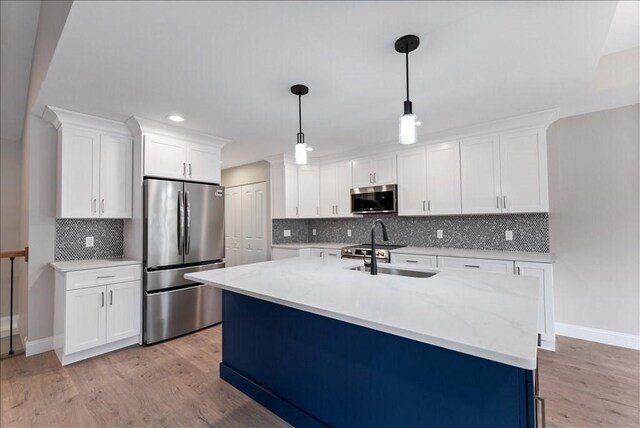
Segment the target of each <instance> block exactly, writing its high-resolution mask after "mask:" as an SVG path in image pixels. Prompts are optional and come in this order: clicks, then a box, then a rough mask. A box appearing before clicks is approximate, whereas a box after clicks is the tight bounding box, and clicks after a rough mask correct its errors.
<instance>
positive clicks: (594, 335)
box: [556, 322, 640, 350]
mask: <svg viewBox="0 0 640 428" xmlns="http://www.w3.org/2000/svg"><path fill="white" fill-rule="evenodd" d="M556 334H557V335H559V336H567V337H573V338H575V339H582V340H588V341H590V342H598V343H604V344H605V345H613V346H620V347H623V348H629V349H635V350H640V336H636V335H633V334H627V333H618V332H615V331H610V330H601V329H599V328H591V327H582V326H579V325H572V324H564V323H560V322H557V323H556Z"/></svg>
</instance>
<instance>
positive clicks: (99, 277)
mask: <svg viewBox="0 0 640 428" xmlns="http://www.w3.org/2000/svg"><path fill="white" fill-rule="evenodd" d="M115 277H116V276H115V275H98V276H97V277H96V279H107V278H115Z"/></svg>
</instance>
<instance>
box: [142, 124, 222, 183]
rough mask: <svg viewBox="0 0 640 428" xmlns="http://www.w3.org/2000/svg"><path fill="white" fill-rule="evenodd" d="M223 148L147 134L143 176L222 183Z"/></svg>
mask: <svg viewBox="0 0 640 428" xmlns="http://www.w3.org/2000/svg"><path fill="white" fill-rule="evenodd" d="M220 167H221V162H220V147H218V146H217V145H207V144H202V143H193V142H190V141H185V140H181V139H175V138H170V137H166V136H161V135H155V134H150V133H145V135H144V175H145V176H148V177H160V178H175V179H178V180H189V181H198V182H202V183H216V184H218V183H220Z"/></svg>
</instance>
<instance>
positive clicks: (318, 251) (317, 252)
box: [311, 248, 324, 257]
mask: <svg viewBox="0 0 640 428" xmlns="http://www.w3.org/2000/svg"><path fill="white" fill-rule="evenodd" d="M323 253H324V252H323V250H322V248H312V249H311V256H313V257H323Z"/></svg>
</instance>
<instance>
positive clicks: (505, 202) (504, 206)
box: [502, 195, 507, 210]
mask: <svg viewBox="0 0 640 428" xmlns="http://www.w3.org/2000/svg"><path fill="white" fill-rule="evenodd" d="M502 209H505V210H506V209H507V197H506V196H504V195H503V196H502Z"/></svg>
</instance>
